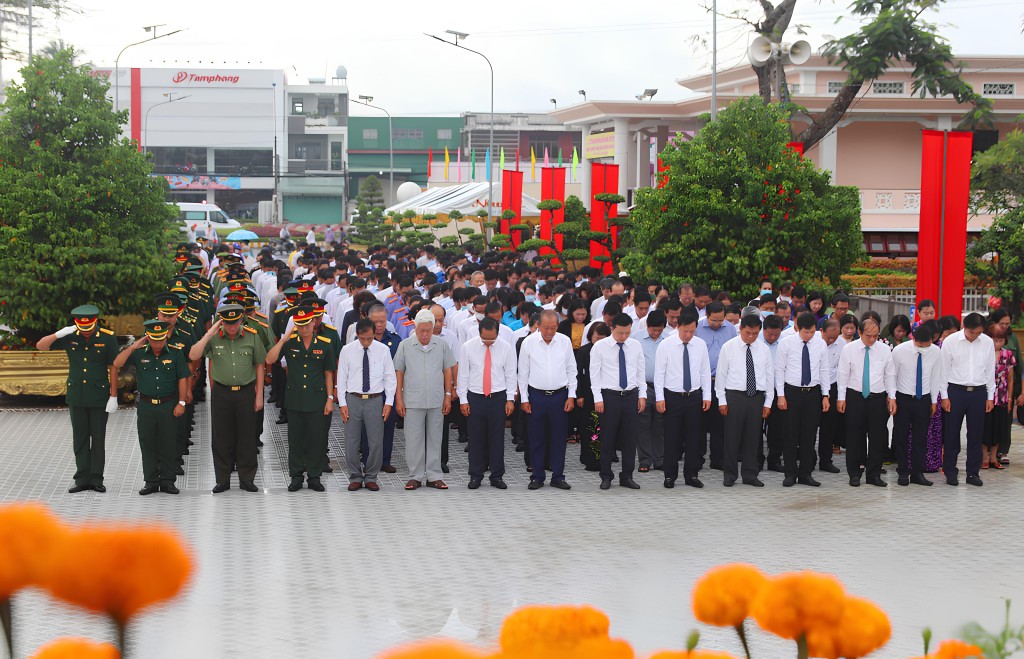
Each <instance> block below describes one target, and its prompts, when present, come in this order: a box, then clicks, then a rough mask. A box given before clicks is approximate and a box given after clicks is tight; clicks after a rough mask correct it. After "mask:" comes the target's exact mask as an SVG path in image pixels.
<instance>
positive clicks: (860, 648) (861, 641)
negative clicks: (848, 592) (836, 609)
mask: <svg viewBox="0 0 1024 659" xmlns="http://www.w3.org/2000/svg"><path fill="white" fill-rule="evenodd" d="M890 636H892V626H891V625H890V624H889V616H887V615H886V614H885V612H884V611H882V609H880V608H878V606H876V605H875V604H874V603H873V602H869V601H868V600H866V599H863V598H860V597H847V598H846V602H845V604H844V606H843V615H842V617H841V618H840V619H839V623H838V624H837V625H835V626H834V627H824V626H822V627H814V628H812V629H809V630H808V631H807V651H808V654H810V655H811V656H814V657H824V658H825V659H838V658H839V657H844V658H845V659H859V658H860V657H865V656H867V655H869V654H871V653H872V652H874V651H875V650H877V649H878V648H880V647H882V646H884V645H885V644H886V643H888V642H889V637H890Z"/></svg>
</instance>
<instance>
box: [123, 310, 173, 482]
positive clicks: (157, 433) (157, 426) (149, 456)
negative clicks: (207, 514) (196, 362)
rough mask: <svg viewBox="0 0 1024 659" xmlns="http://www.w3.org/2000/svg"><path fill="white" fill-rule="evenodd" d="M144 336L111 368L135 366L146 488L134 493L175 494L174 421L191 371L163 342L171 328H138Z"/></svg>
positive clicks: (156, 323) (151, 324) (150, 324)
mask: <svg viewBox="0 0 1024 659" xmlns="http://www.w3.org/2000/svg"><path fill="white" fill-rule="evenodd" d="M143 326H144V327H145V328H146V334H145V336H143V337H142V338H140V339H139V340H138V341H136V342H135V343H133V344H131V345H130V346H128V347H127V348H125V349H124V350H122V351H121V354H119V355H118V356H117V359H115V360H114V366H117V367H118V368H121V367H122V366H124V365H125V364H127V363H129V362H130V363H131V364H132V365H133V366H135V374H136V379H137V380H138V386H139V398H138V404H137V405H136V406H135V413H136V415H137V417H138V431H139V450H140V451H141V453H142V475H143V477H144V478H145V479H146V485H145V487H143V488H142V489H141V490H139V494H141V495H142V496H146V495H147V494H153V493H154V492H166V493H168V494H178V492H179V491H180V490H178V488H177V487H175V485H174V480H175V472H176V469H177V466H178V454H177V451H176V450H175V449H176V444H177V441H176V439H177V428H178V421H177V420H178V419H179V418H181V417H182V416H184V414H185V392H186V391H187V390H188V384H189V377H190V376H191V371H189V370H188V363H187V362H186V361H185V360H186V357H185V355H184V354H182V352H181V350H180V349H178V348H173V347H171V346H170V345H168V343H167V337H168V335H169V334H170V330H171V324H170V323H168V322H167V321H163V320H147V321H146V322H145V323H143Z"/></svg>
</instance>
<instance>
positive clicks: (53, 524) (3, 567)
mask: <svg viewBox="0 0 1024 659" xmlns="http://www.w3.org/2000/svg"><path fill="white" fill-rule="evenodd" d="M67 533H68V531H67V529H66V528H65V527H64V526H63V525H62V524H61V522H60V520H58V519H57V518H56V517H54V516H53V514H51V513H50V510H49V509H48V508H47V507H46V506H43V505H41V504H37V503H15V504H9V505H5V506H0V601H2V600H7V599H10V598H11V596H12V595H13V594H14V593H16V592H17V591H19V590H21V589H22V588H25V587H27V586H38V585H42V583H43V581H44V578H45V575H46V572H47V569H48V567H49V561H50V556H51V553H52V550H53V548H55V547H57V546H58V545H60V544H61V540H62V538H63V537H64V536H66V535H67Z"/></svg>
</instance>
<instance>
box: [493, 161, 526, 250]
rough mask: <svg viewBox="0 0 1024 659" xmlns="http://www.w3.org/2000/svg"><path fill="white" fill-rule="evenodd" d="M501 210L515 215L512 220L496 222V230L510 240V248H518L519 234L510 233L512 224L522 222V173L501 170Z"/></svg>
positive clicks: (515, 232)
mask: <svg viewBox="0 0 1024 659" xmlns="http://www.w3.org/2000/svg"><path fill="white" fill-rule="evenodd" d="M501 210H502V212H504V211H507V210H510V211H512V212H513V213H515V214H516V216H515V218H514V219H512V220H506V219H500V220H498V230H499V231H500V232H501V233H503V234H505V235H507V236H509V237H510V238H511V243H512V247H518V246H519V243H520V242H522V241H521V240H520V232H518V231H512V229H511V227H512V225H513V224H522V222H523V173H522V172H516V171H512V170H510V169H503V170H502V171H501Z"/></svg>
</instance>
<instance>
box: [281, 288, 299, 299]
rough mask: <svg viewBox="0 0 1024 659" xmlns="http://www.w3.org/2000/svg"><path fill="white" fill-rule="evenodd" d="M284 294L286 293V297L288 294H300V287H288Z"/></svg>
mask: <svg viewBox="0 0 1024 659" xmlns="http://www.w3.org/2000/svg"><path fill="white" fill-rule="evenodd" d="M284 294H285V297H288V296H291V295H298V294H299V289H297V288H295V287H294V286H289V287H288V288H286V289H284Z"/></svg>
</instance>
